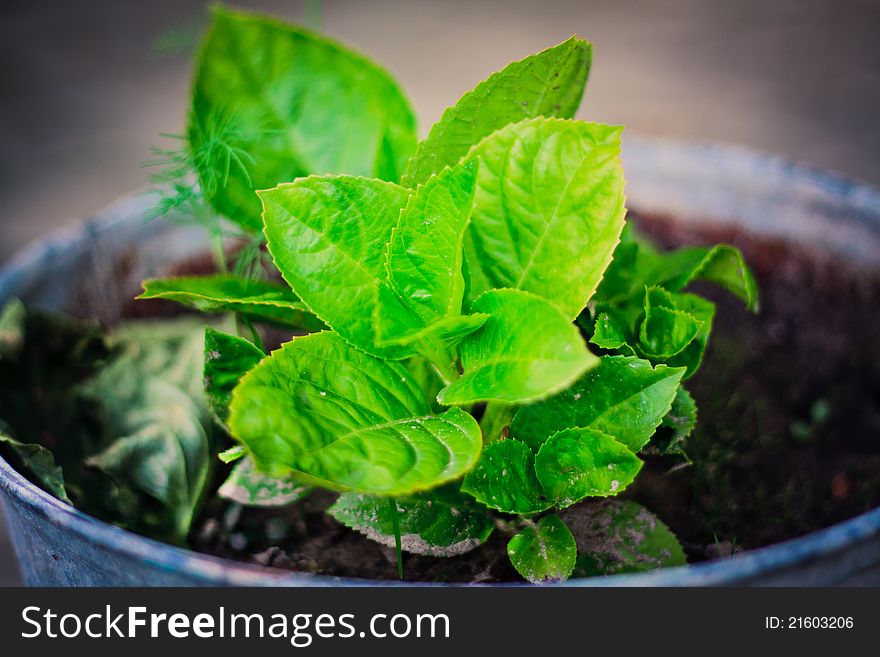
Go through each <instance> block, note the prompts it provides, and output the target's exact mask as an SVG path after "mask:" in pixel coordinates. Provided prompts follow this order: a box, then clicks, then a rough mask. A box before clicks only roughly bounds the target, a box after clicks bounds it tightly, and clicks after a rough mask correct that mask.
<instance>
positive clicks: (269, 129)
mask: <svg viewBox="0 0 880 657" xmlns="http://www.w3.org/2000/svg"><path fill="white" fill-rule="evenodd" d="M590 63H591V46H590V44H588V43H587V42H585V41H583V40H581V39H578V38H576V37H572V38H571V39H569V40H567V41H565V42H563V43H561V44H559V45H557V46H554V47H552V48H549V49H548V50H545V51H543V52H541V53H538V54H536V55H533V56H531V57H527V58H526V59H524V60H522V61H518V62H514V63H512V64H510V65H509V66H507V67H506V68H504V69H503V70H501V71H499V72H497V73H495V74H493V75H492V76H491V77H489V78H488V79H487V80H485V81H484V82H482V83H480V84H479V85H477V87H476V88H474V89H473V90H472V91H470V92H468V93H466V94H465V95H464V96H462V97H461V99H459V101H458V102H457V103H456V104H455V105H454V106H452V107H450V108H449V109H447V110H446V112H445V113H444V114H443V116H442V118H441V119H440V120H439V121H438V122H437V123H436V124H435V125H434V126H433V127H432V128H431V130H430V132H429V133H428V136H427V138H426V139H424V140H422V141H419V140H418V138H417V133H416V127H415V120H414V117H413V112H412V110H411V107H410V104H409V102H408V101H407V99H406V97H405V96H404V94H403V92H402V91H401V90H400V88H399V87H398V85H397V84H396V83H395V81H394V80H393V79H392V78H391V77H390V76H389V74H388V73H387V72H385V71H384V70H382V69H381V68H379V67H378V66H376V65H375V64H373V63H372V62H370V61H369V60H367V59H366V58H364V57H362V56H360V55H358V54H356V53H353V52H351V51H350V50H347V49H345V48H343V47H342V46H340V45H338V44H335V43H333V42H331V41H329V40H328V39H326V38H324V37H321V36H318V35H316V34H313V33H311V32H309V31H306V30H303V29H300V28H296V27H292V26H288V25H284V24H281V23H279V22H276V21H274V20H270V19H267V18H263V17H259V16H255V15H251V14H245V13H238V12H232V11H229V10H227V9H223V8H218V9H216V10H215V13H214V22H213V26H212V27H211V28H210V31H209V33H208V35H207V37H206V38H205V41H204V43H203V45H202V48H201V52H200V55H199V58H198V69H197V72H196V79H195V84H194V87H193V98H192V108H191V113H190V122H189V128H188V131H187V134H186V138H185V148H184V151H183V152H182V154H181V153H174V154H172V156H171V157H168V158H167V159H169V160H170V161H171V162H172V164H174V165H175V166H178V169H179V165H180V164H181V163H182V164H183V165H184V168H186V167H189V168H190V169H191V170H192V172H193V178H192V180H191V186H189V187H187V186H186V185H181V186H179V187H178V188H176V190H177V192H179V191H180V190H183V192H184V195H185V197H186V198H187V199H191V198H193V197H194V198H196V200H197V201H198V203H200V204H202V205H203V206H204V207H206V208H209V209H210V216H211V218H212V219H211V221H214V222H216V223H215V228H216V230H215V233H214V234H215V235H221V236H222V235H228V234H230V232H232V233H234V234H237V235H241V236H245V237H246V238H247V240H246V241H247V242H248V243H249V244H256V245H257V246H256V247H255V248H252V250H251V253H252V257H253V258H259V257H260V255H259V254H261V253H264V249H265V253H268V255H269V256H270V259H271V262H270V263H269V266H251V267H248V268H246V271H244V272H243V271H242V270H235V269H233V270H232V271H229V270H228V269H227V267H226V265H225V264H224V263H225V254H224V249H223V248H219V249H218V251H219V255H221V256H223V258H224V260H222V261H221V262H220V268H221V270H222V271H221V273H218V274H216V275H210V276H199V277H182V278H173V279H164V280H148V281H146V282H145V283H144V294H143V295H142V298H166V299H173V300H175V301H178V302H181V303H184V304H187V305H189V306H192V307H195V308H197V309H200V310H203V311H207V312H230V313H234V314H235V315H236V316H237V317H238V318H239V319H240V320H241V322H240V324H239V326H252V325H253V324H254V323H255V324H257V325H259V324H275V325H280V326H283V327H287V328H288V329H291V331H292V332H296V333H298V334H299V336H298V337H295V338H293V339H291V340H290V341H289V342H286V343H284V344H282V345H281V346H280V348H278V349H276V350H274V351H272V352H271V353H269V354H267V353H265V351H264V349H263V347H262V344H261V342H260V340H259V339H257V338H256V337H255V336H257V335H258V332H256V331H255V332H253V333H251V332H250V331H242V334H243V335H244V336H247V337H241V336H239V335H234V334H230V333H227V332H222V331H218V330H215V329H208V331H207V335H206V339H205V366H204V378H205V384H206V392H207V399H208V402H209V403H208V406H209V408H210V411H211V412H212V414H213V415H214V417H215V421H216V423H217V424H219V426H221V427H222V428H224V429H225V430H226V432H227V433H228V435H229V436H230V437H231V438H232V439H233V440H232V442H231V443H230V446H229V449H227V450H226V451H225V452H223V453H222V455H221V457H222V458H223V459H224V460H226V461H237V463H236V464H235V466H234V468H233V470H232V474H231V476H230V479H229V481H227V482H226V484H224V486H223V487H222V488H221V490H220V494H221V495H223V496H225V497H227V498H230V499H233V500H235V501H236V502H238V503H241V504H259V505H262V504H289V503H295V502H296V500H298V499H300V498H301V497H302V496H303V495H306V494H308V492H309V490H310V489H311V488H312V487H322V488H326V489H330V490H333V491H338V492H339V493H340V495H339V498H338V500H337V501H336V503H335V504H334V505H333V506H332V507H331V508H330V509H329V513H330V514H331V515H333V517H335V518H336V519H337V520H339V521H340V522H342V523H344V524H346V525H348V526H349V527H351V528H353V529H355V530H357V531H359V532H362V533H363V534H365V535H366V536H368V537H369V538H371V539H373V540H376V541H378V542H380V543H383V544H385V545H389V546H395V545H396V546H397V549H398V551H403V552H411V553H417V554H427V555H434V556H437V557H450V556H454V555H459V554H462V553H465V552H467V551H469V550H472V549H474V548H476V547H478V546H479V545H481V544H482V543H483V542H484V541H486V540H487V538H488V537H489V536H490V534H492V532H495V531H500V532H505V533H507V534H509V537H508V539H509V543H508V554H509V556H510V559H511V562H512V563H513V565H514V567H515V568H516V569H517V570H518V571H519V572H520V573H521V574H522V576H523V577H524V578H526V579H527V580H529V581H532V582H546V581H559V580H564V579H566V578H568V577H570V576H571V575H572V574H573V573H574V574H578V575H588V574H590V575H592V574H602V573H615V572H626V571H632V570H638V569H643V568H648V567H650V568H654V567H660V566H668V565H674V564H680V563H684V554H683V552H682V550H681V548H680V546H679V545H678V543H677V541H676V539H675V537H674V536H673V535H672V534H671V532H669V530H668V529H666V527H665V525H663V524H662V523H661V522H659V520H658V519H656V518H655V517H654V516H653V515H652V514H650V512H648V511H647V510H645V509H643V508H641V507H640V506H639V505H637V504H636V503H635V502H632V501H618V500H609V499H604V498H613V497H614V496H617V495H619V494H620V493H622V492H623V491H625V490H626V488H627V486H629V484H630V483H631V482H632V481H633V480H634V479H635V477H636V476H637V475H638V473H639V470H640V469H641V467H642V464H643V461H642V459H641V458H640V456H639V455H640V454H641V453H643V452H644V451H645V450H646V449H650V450H653V451H659V452H662V453H667V454H680V455H683V454H684V453H685V447H686V439H687V436H688V435H689V434H690V432H691V431H692V429H693V427H694V423H695V420H696V405H695V403H694V401H693V399H692V398H691V397H690V395H688V393H687V391H686V390H685V388H684V387H682V383H683V382H684V381H686V380H687V379H688V378H690V377H691V376H693V375H694V374H695V373H696V371H697V370H698V368H699V365H700V362H701V359H702V356H703V353H704V351H705V349H706V345H707V342H708V339H709V335H710V332H711V327H712V321H713V316H714V312H715V308H714V305H713V304H712V303H711V302H710V301H708V300H706V299H703V298H701V297H699V296H696V295H694V294H692V293H690V292H686V291H684V290H685V289H686V288H687V287H688V285H689V284H690V283H692V282H693V281H696V280H707V281H711V282H714V283H717V284H719V285H720V286H722V287H724V288H727V289H728V290H729V291H730V292H732V293H733V294H735V295H737V296H739V297H740V298H741V299H742V300H743V301H744V302H745V303H746V304H747V305H748V306H749V308H751V309H753V310H755V309H757V291H756V288H755V283H754V280H753V278H752V275H751V274H750V272H749V270H748V268H747V267H746V265H745V263H744V262H743V259H742V256H741V254H740V253H739V252H738V251H737V250H736V249H734V248H732V247H729V246H724V245H722V246H717V247H714V248H703V247H696V248H689V249H683V250H679V251H675V252H671V253H664V252H660V251H658V250H656V249H655V248H654V247H652V246H651V245H650V244H649V243H647V242H646V241H645V240H643V239H641V238H639V237H638V236H636V235H635V234H634V233H633V232H632V230H631V229H630V228H629V227H627V226H626V218H625V217H626V209H625V197H624V173H623V169H622V166H621V161H620V144H621V132H622V128H620V127H618V126H609V125H602V124H598V123H589V122H584V121H579V120H574V119H573V118H572V117H573V116H574V114H575V111H576V110H577V108H578V105H579V103H580V100H581V96H582V94H583V90H584V85H585V83H586V80H587V76H588V73H589V69H590ZM172 177H173V176H172ZM174 193H176V192H175V191H174V190H172V194H174ZM168 205H169V206H170V207H174V206H175V205H177V204H176V203H175V202H174V201H173V200H172V201H171V202H169V203H168ZM217 217H222V220H221V219H218V218H217ZM203 218H204V217H203ZM221 221H222V223H221ZM263 245H264V246H263ZM236 272H237V273H236ZM243 274H247V275H243ZM197 494H198V491H190V493H189V497H193V496H197ZM587 498H598V499H596V500H594V501H593V502H591V503H590V505H589V507H588V513H587V514H586V517H588V519H589V522H583V521H581V522H578V523H574V524H573V523H572V522H571V520H570V511H566V509H568V508H569V507H571V506H572V505H575V504H577V503H580V502H582V501H583V500H586V499H587ZM186 508H187V509H188V512H187V513H188V514H189V513H190V512H191V508H192V505H191V504H188V505H187V506H186ZM188 517H189V515H186V517H185V518H183V520H182V521H184V520H186V518H188ZM582 518H583V516H582ZM575 525H577V526H575Z"/></svg>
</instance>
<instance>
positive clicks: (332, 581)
mask: <svg viewBox="0 0 880 657" xmlns="http://www.w3.org/2000/svg"><path fill="white" fill-rule="evenodd" d="M627 143H628V144H629V146H628V147H627V146H625V147H624V150H625V151H626V150H628V149H633V150H639V149H642V148H659V149H672V150H674V151H676V152H689V153H691V154H693V155H694V156H697V157H701V158H703V159H709V160H716V159H717V158H719V157H722V158H732V159H736V160H738V161H747V162H748V163H749V164H751V165H753V166H754V167H755V168H756V170H757V171H758V173H759V174H762V175H763V174H766V173H768V172H770V173H773V174H774V175H775V176H777V177H779V178H780V179H781V180H786V179H787V180H791V181H792V182H797V183H798V184H808V185H812V186H815V187H817V188H819V189H821V190H823V191H824V192H826V193H830V194H832V195H833V196H835V197H838V198H839V199H840V200H841V201H845V202H846V203H849V204H851V205H852V206H855V207H859V208H864V209H867V210H869V211H870V213H871V214H876V215H877V217H878V219H880V190H878V189H877V188H876V187H873V186H871V185H869V184H867V183H864V182H860V181H856V180H853V179H852V178H849V177H847V176H844V175H842V174H839V173H836V172H832V171H829V170H825V169H822V168H819V167H815V166H812V165H807V164H801V163H797V162H794V161H792V160H789V159H786V158H784V157H782V156H778V155H770V154H767V153H764V152H761V151H758V150H754V149H750V148H746V147H743V146H739V145H731V144H723V143H718V142H709V141H680V140H675V139H669V138H644V137H634V136H632V135H628V137H627ZM142 200H143V198H142V195H135V196H127V197H123V198H122V199H120V200H118V201H116V202H115V203H113V204H111V205H110V206H108V208H107V209H106V210H105V211H103V212H101V213H99V214H98V216H97V218H96V219H94V220H90V221H87V222H85V225H83V224H82V223H80V224H78V225H71V226H67V227H64V228H61V229H58V230H55V231H52V232H51V233H50V234H49V235H48V236H47V237H46V238H43V239H40V240H37V241H35V242H32V243H31V244H30V245H28V246H26V247H25V248H24V249H22V250H20V251H18V252H17V253H16V254H15V255H14V256H13V257H12V258H11V259H10V260H9V261H8V263H7V264H6V265H5V266H4V267H3V268H2V270H0V297H3V298H5V297H7V296H8V295H9V294H8V293H9V289H10V288H15V287H19V286H20V285H21V284H22V283H23V282H24V281H26V280H27V279H28V278H29V277H30V276H29V275H28V273H27V270H28V269H30V268H32V266H33V263H34V262H35V261H37V260H39V259H42V258H45V257H46V256H47V255H50V254H52V253H55V252H57V251H58V250H60V249H65V248H67V247H69V245H71V244H72V243H74V242H76V241H77V240H79V239H81V238H83V237H84V236H86V235H88V234H90V233H91V232H92V231H93V230H94V229H95V226H96V224H97V225H100V226H101V227H102V228H109V227H111V226H112V225H113V224H115V223H117V222H122V221H125V220H126V219H128V220H130V218H131V210H132V209H133V208H135V207H139V205H140V204H141V202H142ZM706 219H707V220H709V219H711V217H707V218H706ZM877 230H880V226H877ZM0 490H3V491H5V492H6V493H8V494H9V495H10V496H11V497H12V498H14V499H15V501H16V502H18V503H20V504H23V505H24V506H26V507H27V508H28V509H30V510H31V511H32V512H34V513H35V514H37V515H38V516H40V517H42V518H44V519H45V520H47V521H49V522H51V523H52V524H55V525H56V526H59V527H63V528H65V529H69V530H70V531H72V532H74V533H76V534H78V535H79V536H81V537H84V538H86V539H87V540H89V541H90V542H92V543H95V544H97V545H99V546H101V547H103V548H105V549H107V550H110V551H112V552H117V553H127V554H128V555H129V556H132V557H135V558H137V559H139V560H142V561H145V562H147V563H150V564H152V565H154V566H157V567H159V568H160V569H163V570H169V571H178V572H180V571H183V572H186V573H187V574H188V575H190V576H192V577H193V578H195V579H196V580H198V581H200V582H202V583H203V584H209V585H210V584H217V585H224V584H226V585H243V586H340V585H347V586H513V587H517V586H531V584H529V583H527V582H504V583H501V584H479V583H466V582H462V583H453V584H448V583H439V582H408V581H399V580H377V579H364V578H351V577H337V576H330V575H314V574H311V573H302V572H296V571H286V570H281V569H276V568H270V567H266V566H260V565H256V564H249V563H244V562H240V561H236V560H233V559H229V558H225V557H216V556H212V555H208V554H203V553H198V552H195V551H192V550H189V549H185V548H180V547H175V546H172V545H169V544H167V543H162V542H160V541H157V540H154V539H151V538H147V537H145V536H141V535H139V534H135V533H134V532H131V531H128V530H126V529H122V528H121V527H117V526H115V525H113V524H110V523H107V522H104V521H102V520H98V519H97V518H94V517H92V516H90V515H87V514H86V513H84V512H82V511H80V510H79V509H76V508H75V507H73V506H70V505H68V504H66V503H64V502H62V501H61V500H59V499H57V498H56V497H54V496H52V495H51V494H49V493H47V492H46V491H44V490H43V489H41V488H39V487H38V486H36V485H35V484H33V483H31V482H30V481H29V480H28V479H27V478H25V477H24V476H23V475H21V474H20V473H19V472H18V471H16V470H15V469H14V468H13V467H12V466H11V465H10V464H9V463H7V462H6V460H5V459H3V458H2V457H0ZM7 513H9V511H7ZM877 536H880V507H877V508H875V509H872V510H870V511H867V512H865V513H863V514H860V515H858V516H855V517H853V518H850V519H848V520H846V521H843V522H841V523H838V524H835V525H832V526H830V527H827V528H824V529H821V530H818V531H815V532H811V533H809V534H806V535H804V536H800V537H798V538H794V539H791V540H787V541H783V542H781V543H775V544H773V545H770V546H766V547H762V548H757V549H754V550H749V551H747V552H743V553H741V554H737V555H735V556H732V557H728V558H724V559H715V560H711V561H705V562H700V563H697V564H693V565H687V566H678V567H673V568H665V569H660V570H654V571H648V572H644V573H635V574H621V575H610V576H605V577H592V578H578V579H570V580H568V581H566V582H562V583H558V584H555V586H574V587H578V586H699V585H719V584H725V583H747V582H748V580H749V579H751V578H754V577H758V576H760V575H762V574H765V573H771V572H772V573H780V572H784V571H786V570H789V569H791V568H794V567H797V566H799V565H802V564H805V563H809V562H811V561H813V560H816V559H819V558H821V557H827V556H829V555H832V554H833V553H835V552H837V551H839V550H842V549H844V548H847V547H850V546H852V545H853V544H857V543H859V542H861V541H865V540H868V539H872V538H874V537H877Z"/></svg>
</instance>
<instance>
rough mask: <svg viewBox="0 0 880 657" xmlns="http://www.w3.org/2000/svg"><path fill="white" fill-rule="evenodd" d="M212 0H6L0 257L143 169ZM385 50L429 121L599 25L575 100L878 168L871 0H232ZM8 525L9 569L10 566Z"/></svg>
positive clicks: (821, 159)
mask: <svg viewBox="0 0 880 657" xmlns="http://www.w3.org/2000/svg"><path fill="white" fill-rule="evenodd" d="M207 4H208V3H206V2H204V0H150V2H143V1H138V0H2V1H0V62H2V64H0V263H2V262H4V261H6V260H7V259H8V258H9V257H10V256H11V255H12V254H13V253H14V252H15V251H16V250H18V249H19V248H21V246H22V245H24V244H26V243H27V242H29V241H31V240H33V239H36V238H38V237H39V236H41V235H44V234H45V233H46V232H48V231H50V230H52V229H53V228H55V227H57V226H60V225H63V224H65V223H68V222H70V221H76V220H77V219H79V218H83V217H87V216H89V214H91V213H92V212H94V211H95V210H97V209H98V208H100V207H101V206H103V205H105V204H107V203H109V202H110V201H112V200H113V199H115V198H117V197H119V196H122V195H124V194H127V193H129V192H132V191H135V190H138V189H139V188H142V187H143V186H144V185H145V184H146V183H147V179H148V176H149V174H150V171H149V169H145V168H144V167H142V166H141V165H142V162H144V161H145V160H147V159H149V157H150V152H149V149H150V147H151V146H167V145H168V142H167V141H164V140H163V139H162V138H161V137H160V133H163V132H170V133H179V132H181V131H182V129H183V126H184V119H185V115H186V107H187V96H188V88H189V81H190V74H191V57H192V52H193V49H194V47H195V44H196V42H197V40H198V36H199V34H200V31H201V30H202V28H203V27H204V25H205V16H206V11H205V8H206V5H207ZM231 4H234V5H236V6H240V7H248V8H253V9H258V10H263V11H267V12H271V13H274V14H278V15H279V16H282V17H285V18H288V19H291V20H294V21H298V22H308V23H310V24H312V25H314V24H316V23H317V22H318V21H320V24H321V26H322V27H321V29H322V30H323V31H325V32H326V33H327V34H329V35H330V36H332V37H334V38H337V39H339V40H342V41H344V42H345V43H347V44H348V45H350V46H352V47H354V48H356V49H358V50H361V51H363V52H364V53H366V54H367V55H369V56H371V57H373V58H374V59H376V60H377V61H378V62H380V63H381V64H382V65H384V66H385V67H386V68H387V69H388V70H389V71H390V72H391V73H392V75H394V76H395V77H396V78H397V79H398V80H399V81H400V83H401V84H402V86H403V87H404V89H405V90H406V92H407V93H408V95H409V98H410V99H411V101H412V102H413V105H414V107H415V110H416V113H417V115H418V117H419V119H420V127H421V131H422V132H423V133H426V132H427V130H428V128H430V125H431V123H432V122H433V121H435V120H436V119H437V118H439V116H440V114H441V113H442V111H443V109H444V108H445V107H446V106H447V105H450V104H452V103H454V102H455V100H456V99H457V98H458V97H459V96H460V95H461V94H462V93H463V92H465V91H467V90H468V89H470V88H471V87H473V86H474V84H476V83H477V82H479V81H480V80H482V79H484V78H485V77H487V76H488V75H489V74H490V73H491V72H492V71H494V70H496V69H499V68H501V67H502V66H504V65H505V64H506V63H508V62H509V61H511V60H514V59H520V58H522V57H524V56H526V55H529V54H531V53H533V52H537V51H539V50H542V49H544V48H546V47H548V46H550V45H553V44H555V43H557V42H559V41H562V40H564V39H565V38H567V37H568V36H570V35H571V34H573V33H577V34H579V35H580V36H583V37H584V38H586V39H588V40H590V41H592V42H593V46H594V51H593V69H592V73H591V75H590V81H589V84H588V87H587V93H586V95H585V97H584V102H583V104H582V106H581V110H580V113H579V117H580V118H584V119H589V120H596V121H603V122H607V123H617V124H623V125H626V126H627V130H629V131H632V132H638V133H640V134H649V135H650V134H657V135H660V134H662V135H665V136H674V137H681V138H687V139H701V140H721V141H727V142H737V143H741V144H745V145H748V146H753V147H756V148H761V149H764V150H767V151H772V152H777V153H783V154H785V155H787V156H789V157H791V158H794V159H796V160H803V161H808V162H811V163H813V164H816V165H820V166H823V167H827V168H831V169H836V170H838V171H841V172H843V173H845V174H848V175H850V176H853V177H856V178H861V179H863V180H866V181H868V182H873V183H880V123H878V121H877V116H878V108H880V37H878V35H880V0H736V1H731V0H644V1H642V0H540V1H536V2H526V1H521V0H506V1H502V0H467V1H463V0H443V1H442V2H441V1H437V0H435V1H434V2H429V1H428V0H421V1H420V0H408V1H405V0H325V1H324V2H316V1H314V0H312V1H309V0H276V1H272V0H266V1H259V2H251V1H246V0H238V1H237V2H233V3H231ZM17 578H18V575H17V573H16V571H15V565H14V559H13V556H12V554H11V548H10V546H9V544H8V540H7V537H6V530H5V525H0V585H4V584H6V585H8V584H14V583H16V582H17V581H18V579H17Z"/></svg>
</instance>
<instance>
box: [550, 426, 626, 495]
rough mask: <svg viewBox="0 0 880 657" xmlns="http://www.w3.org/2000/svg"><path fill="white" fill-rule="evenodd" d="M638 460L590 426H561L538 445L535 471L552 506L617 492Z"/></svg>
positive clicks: (624, 448)
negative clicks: (570, 427)
mask: <svg viewBox="0 0 880 657" xmlns="http://www.w3.org/2000/svg"><path fill="white" fill-rule="evenodd" d="M641 468H642V461H641V460H640V459H639V458H638V457H637V456H636V455H635V454H633V453H632V452H631V451H630V450H629V448H627V447H626V446H625V445H623V444H622V443H619V442H618V441H616V440H615V439H614V438H612V437H611V436H609V435H607V434H604V433H602V432H601V431H595V430H593V429H564V430H563V431H560V432H558V433H555V434H553V435H552V436H550V438H548V439H547V441H546V442H545V443H544V444H543V445H541V449H540V450H539V451H538V455H537V456H536V457H535V472H536V473H537V475H538V481H540V482H541V485H542V486H543V487H544V491H545V494H546V495H547V496H548V497H549V498H550V499H552V500H553V503H554V505H555V506H557V507H559V508H565V507H567V506H571V505H572V504H574V503H575V502H579V501H581V500H582V499H584V498H585V497H607V496H609V495H617V494H618V493H620V492H621V491H623V489H624V488H626V487H627V486H628V485H629V484H631V483H632V481H633V480H634V479H635V477H636V475H637V474H638V473H639V470H641Z"/></svg>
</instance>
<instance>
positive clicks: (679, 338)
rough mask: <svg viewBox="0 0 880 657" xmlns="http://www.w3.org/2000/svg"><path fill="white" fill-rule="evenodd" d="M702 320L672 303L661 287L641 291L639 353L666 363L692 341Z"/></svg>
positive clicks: (701, 325)
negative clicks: (641, 315) (642, 308)
mask: <svg viewBox="0 0 880 657" xmlns="http://www.w3.org/2000/svg"><path fill="white" fill-rule="evenodd" d="M702 327H703V323H702V322H701V321H700V320H699V319H697V318H696V317H694V316H693V315H691V314H689V313H687V312H686V311H685V310H683V309H682V308H681V307H680V306H679V305H677V304H676V303H675V300H674V299H673V298H672V296H671V295H670V294H669V292H667V291H666V290H664V289H663V288H661V287H653V288H648V289H647V290H645V319H644V320H643V321H642V326H641V328H640V329H639V347H640V350H641V353H642V354H643V355H644V356H646V357H647V358H649V359H651V360H659V361H661V362H666V361H668V360H669V359H670V358H672V357H673V356H676V355H678V354H680V353H681V352H682V351H684V349H685V347H687V346H688V345H689V344H691V343H692V342H693V341H694V338H696V337H697V334H698V333H699V332H700V330H701V329H702Z"/></svg>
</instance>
